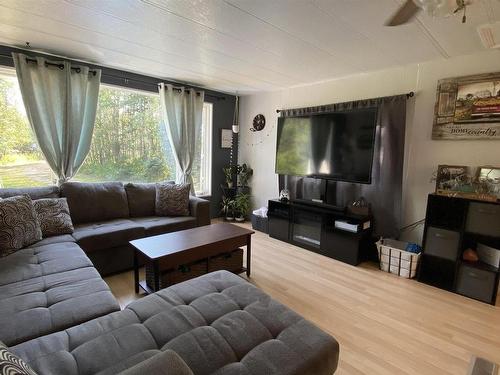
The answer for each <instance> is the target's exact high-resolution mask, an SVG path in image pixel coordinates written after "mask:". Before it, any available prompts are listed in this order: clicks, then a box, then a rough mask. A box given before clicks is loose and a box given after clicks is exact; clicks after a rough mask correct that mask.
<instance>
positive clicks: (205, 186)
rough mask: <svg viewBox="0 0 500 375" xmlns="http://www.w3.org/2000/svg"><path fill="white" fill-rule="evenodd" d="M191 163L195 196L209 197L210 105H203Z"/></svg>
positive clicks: (210, 172) (210, 169) (210, 159)
mask: <svg viewBox="0 0 500 375" xmlns="http://www.w3.org/2000/svg"><path fill="white" fill-rule="evenodd" d="M196 144H197V146H196V154H195V158H194V161H193V171H192V176H193V183H194V190H195V191H196V194H197V195H210V192H211V187H212V103H204V105H203V116H202V121H201V132H200V133H199V135H198V142H197V143H196Z"/></svg>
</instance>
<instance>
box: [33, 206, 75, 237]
mask: <svg viewBox="0 0 500 375" xmlns="http://www.w3.org/2000/svg"><path fill="white" fill-rule="evenodd" d="M33 206H35V211H36V214H37V216H38V220H39V221H40V228H41V229H42V236H43V237H44V238H45V237H50V236H57V235H60V234H68V233H69V234H71V233H73V231H74V228H73V222H72V221H71V216H70V215H69V207H68V201H67V200H66V198H46V199H37V200H35V201H33Z"/></svg>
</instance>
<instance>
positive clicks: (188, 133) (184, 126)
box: [159, 83, 205, 194]
mask: <svg viewBox="0 0 500 375" xmlns="http://www.w3.org/2000/svg"><path fill="white" fill-rule="evenodd" d="M159 92H160V109H161V115H162V120H163V121H162V126H164V127H165V130H166V132H162V133H166V134H167V136H168V140H169V142H170V145H171V147H172V150H173V151H174V156H175V160H176V162H177V166H178V168H179V172H180V173H178V178H177V182H178V183H188V184H191V193H192V194H194V186H193V178H192V176H191V170H192V168H193V161H194V157H195V150H196V143H197V142H199V141H200V140H199V138H200V137H199V135H200V134H201V122H202V115H203V102H204V97H205V95H204V92H203V91H195V90H194V89H191V88H190V89H185V88H184V87H173V86H172V85H168V84H164V83H161V84H160V85H159Z"/></svg>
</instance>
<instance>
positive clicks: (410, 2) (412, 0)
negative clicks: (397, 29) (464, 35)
mask: <svg viewBox="0 0 500 375" xmlns="http://www.w3.org/2000/svg"><path fill="white" fill-rule="evenodd" d="M471 4H472V0H406V1H405V3H404V4H403V5H401V7H400V8H399V9H398V10H397V11H396V13H394V14H393V15H392V17H391V18H389V19H388V20H387V21H386V23H385V26H399V25H403V24H405V23H408V22H410V21H411V20H412V19H413V18H414V17H415V16H416V15H417V14H418V13H419V12H420V11H421V10H423V11H426V12H427V13H428V14H430V15H431V16H436V17H447V16H451V15H453V14H455V13H458V12H463V16H462V23H465V22H466V21H467V18H466V14H465V12H466V10H467V7H468V6H469V5H471Z"/></svg>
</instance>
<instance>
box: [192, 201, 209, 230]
mask: <svg viewBox="0 0 500 375" xmlns="http://www.w3.org/2000/svg"><path fill="white" fill-rule="evenodd" d="M189 212H190V214H191V216H194V217H196V224H197V226H199V227H201V226H203V225H209V224H210V202H209V201H207V200H206V199H202V198H198V197H195V196H192V195H190V196H189Z"/></svg>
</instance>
